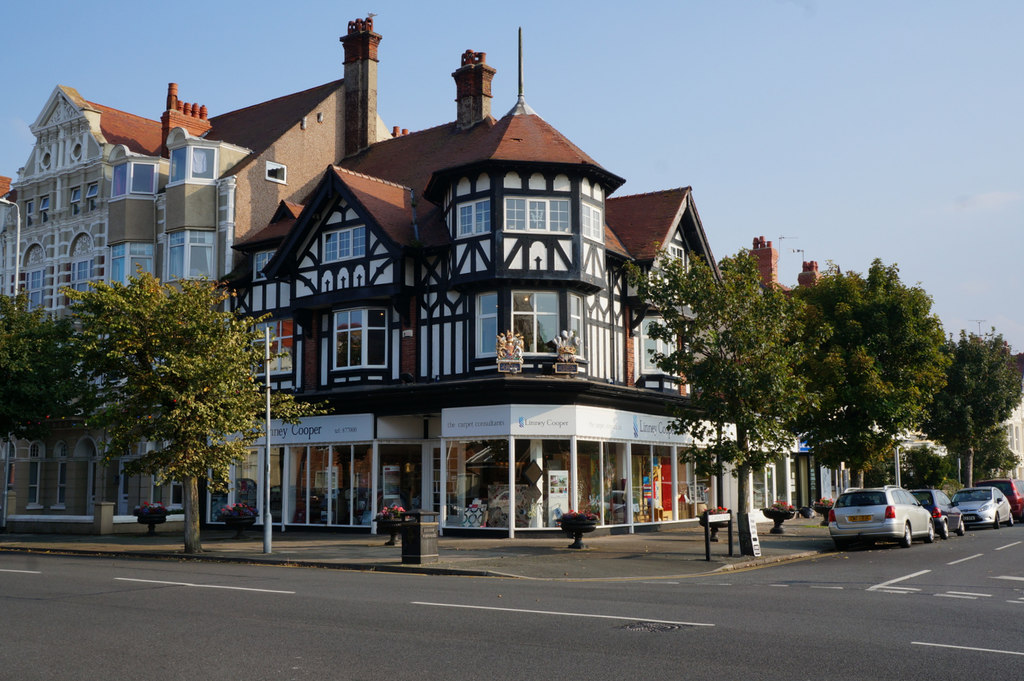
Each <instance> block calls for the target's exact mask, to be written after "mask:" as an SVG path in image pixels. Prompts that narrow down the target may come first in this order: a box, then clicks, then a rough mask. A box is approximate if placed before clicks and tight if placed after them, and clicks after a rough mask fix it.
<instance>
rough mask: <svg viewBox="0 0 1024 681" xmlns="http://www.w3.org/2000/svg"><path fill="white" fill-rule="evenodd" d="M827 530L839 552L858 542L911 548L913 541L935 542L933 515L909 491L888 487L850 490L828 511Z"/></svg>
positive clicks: (841, 495)
mask: <svg viewBox="0 0 1024 681" xmlns="http://www.w3.org/2000/svg"><path fill="white" fill-rule="evenodd" d="M828 531H829V534H830V535H831V536H832V541H833V542H835V545H836V548H837V549H842V548H845V547H846V546H848V545H849V544H851V543H853V542H855V541H857V540H865V541H869V542H870V541H876V540H879V539H882V540H895V541H898V542H899V543H900V546H902V547H903V548H910V544H911V542H913V540H914V539H923V540H924V541H925V542H926V543H929V544H930V543H932V542H933V541H935V525H934V524H933V522H932V516H931V513H929V512H928V511H927V510H926V509H925V507H924V506H922V505H921V502H919V501H918V500H917V499H916V498H914V495H912V494H911V493H910V492H908V491H907V490H905V489H903V488H901V487H896V486H895V485H886V486H885V487H870V488H862V489H849V490H846V491H845V492H843V493H842V494H840V495H839V497H838V498H837V499H836V503H835V504H833V506H832V510H831V511H829V512H828Z"/></svg>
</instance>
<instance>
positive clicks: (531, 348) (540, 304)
mask: <svg viewBox="0 0 1024 681" xmlns="http://www.w3.org/2000/svg"><path fill="white" fill-rule="evenodd" d="M512 330H513V331H514V332H516V333H518V334H520V335H521V336H522V337H523V351H524V352H553V350H552V349H551V348H550V347H549V346H548V343H549V342H550V341H551V339H553V338H554V337H555V336H557V335H558V294H557V293H552V292H539V291H514V292H513V293H512Z"/></svg>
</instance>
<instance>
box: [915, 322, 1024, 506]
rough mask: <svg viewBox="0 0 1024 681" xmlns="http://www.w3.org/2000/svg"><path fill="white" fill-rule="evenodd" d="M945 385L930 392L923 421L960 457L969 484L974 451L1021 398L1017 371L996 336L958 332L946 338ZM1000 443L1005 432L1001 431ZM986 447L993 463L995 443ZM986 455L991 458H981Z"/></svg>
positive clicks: (1008, 350)
mask: <svg viewBox="0 0 1024 681" xmlns="http://www.w3.org/2000/svg"><path fill="white" fill-rule="evenodd" d="M943 349H944V354H945V355H946V357H947V358H948V359H947V362H948V369H947V372H946V384H945V387H943V388H942V389H941V390H940V391H938V393H937V394H936V395H935V397H934V401H933V403H932V405H931V407H930V409H929V417H928V419H927V421H926V422H925V424H924V428H925V432H927V433H928V434H929V436H931V437H933V438H934V439H936V440H938V441H939V442H941V443H942V444H944V445H946V447H947V448H948V449H950V450H951V451H955V452H958V453H960V454H961V456H962V457H963V458H964V462H963V466H962V473H965V474H966V475H967V480H966V484H967V485H968V486H970V485H972V484H973V483H974V472H975V468H976V466H975V460H974V459H975V454H976V452H977V450H978V446H979V443H980V442H982V441H984V440H985V438H986V436H988V437H989V438H991V437H992V433H990V431H991V430H992V429H993V428H996V427H997V426H998V425H999V424H1000V423H1002V422H1003V421H1005V420H1006V419H1008V418H1009V417H1010V414H1011V413H1012V412H1013V409H1014V407H1016V406H1017V405H1018V404H1019V403H1020V400H1021V375H1020V373H1019V372H1018V371H1017V368H1016V365H1015V364H1014V362H1013V357H1012V355H1011V353H1010V346H1009V345H1007V343H1006V341H1005V340H1003V337H1002V335H1000V334H996V333H994V332H993V333H990V334H986V335H985V336H984V337H983V336H978V335H975V334H973V333H972V334H968V333H965V332H964V331H961V332H960V338H959V340H955V341H954V340H953V338H952V337H950V338H949V339H948V340H946V342H945V344H944V346H943ZM1001 436H1002V438H1003V440H1004V442H1003V444H1004V445H1005V444H1006V443H1005V433H1001ZM989 445H990V446H987V447H986V451H987V453H988V454H990V455H994V459H993V460H992V463H994V464H995V467H999V466H998V459H999V455H1000V451H999V447H992V446H991V440H989ZM987 458H992V457H991V456H990V457H987Z"/></svg>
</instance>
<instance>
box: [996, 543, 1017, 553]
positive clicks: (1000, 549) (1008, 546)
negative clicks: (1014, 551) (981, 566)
mask: <svg viewBox="0 0 1024 681" xmlns="http://www.w3.org/2000/svg"><path fill="white" fill-rule="evenodd" d="M1020 543H1021V542H1019V541H1015V542H1013V543H1012V544H1007V545H1006V546H1000V547H999V548H998V549H995V550H996V551H1002V550H1003V549H1008V548H1010V547H1011V546H1016V545H1017V544H1020Z"/></svg>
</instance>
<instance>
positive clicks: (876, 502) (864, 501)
mask: <svg viewBox="0 0 1024 681" xmlns="http://www.w3.org/2000/svg"><path fill="white" fill-rule="evenodd" d="M885 505H886V501H885V492H851V493H849V494H843V495H840V497H839V498H838V499H836V508H845V507H847V506H885Z"/></svg>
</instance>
